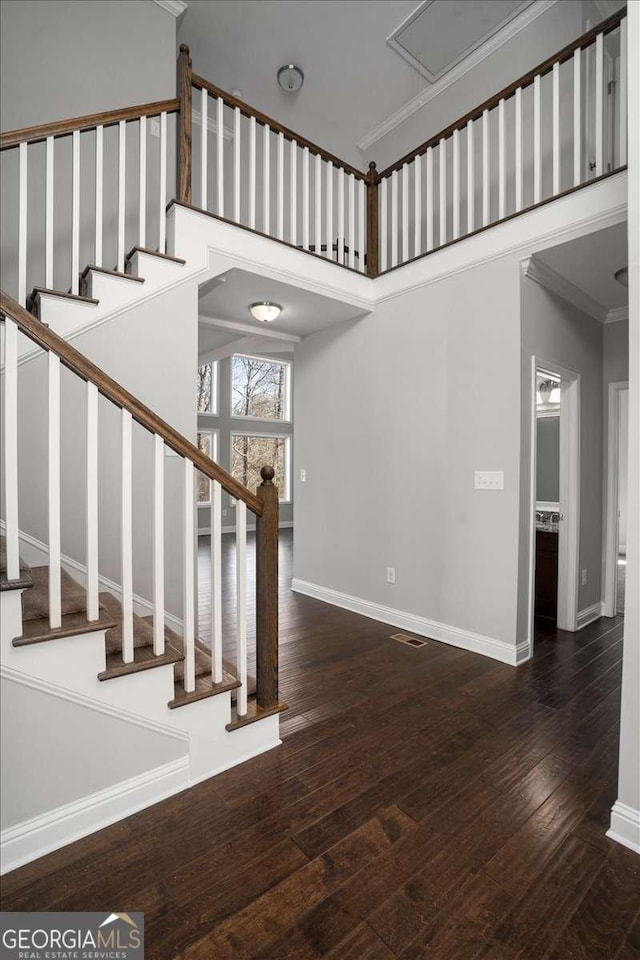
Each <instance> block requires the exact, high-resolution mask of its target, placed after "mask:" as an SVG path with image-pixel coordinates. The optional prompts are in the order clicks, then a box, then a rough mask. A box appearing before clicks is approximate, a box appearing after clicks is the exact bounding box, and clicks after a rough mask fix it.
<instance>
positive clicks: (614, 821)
mask: <svg viewBox="0 0 640 960" xmlns="http://www.w3.org/2000/svg"><path fill="white" fill-rule="evenodd" d="M607 836H608V837H610V838H611V839H612V840H615V841H616V843H621V844H622V845H623V846H625V847H629V850H633V851H634V853H640V810H635V809H634V808H633V807H630V806H628V805H627V804H626V803H621V802H620V800H616V802H615V803H614V805H613V807H612V808H611V826H610V827H609V829H608V830H607Z"/></svg>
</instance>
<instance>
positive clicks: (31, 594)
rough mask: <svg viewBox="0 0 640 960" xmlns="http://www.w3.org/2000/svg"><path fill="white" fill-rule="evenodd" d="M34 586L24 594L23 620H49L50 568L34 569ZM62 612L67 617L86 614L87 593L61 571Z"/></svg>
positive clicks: (64, 571)
mask: <svg viewBox="0 0 640 960" xmlns="http://www.w3.org/2000/svg"><path fill="white" fill-rule="evenodd" d="M31 578H32V581H33V585H32V586H31V588H30V589H29V590H27V591H25V593H23V594H22V619H23V621H29V620H47V618H48V617H49V567H48V566H41V567H32V568H31ZM60 588H61V589H60V594H61V610H62V615H63V616H65V615H67V614H70V613H82V614H84V613H86V610H87V593H86V590H85V589H84V587H82V586H80V584H79V583H78V581H77V580H74V579H73V577H72V576H70V575H69V574H68V573H67V571H66V570H65V569H64V568H62V569H61V570H60Z"/></svg>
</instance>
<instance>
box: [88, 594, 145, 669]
mask: <svg viewBox="0 0 640 960" xmlns="http://www.w3.org/2000/svg"><path fill="white" fill-rule="evenodd" d="M99 599H100V605H101V606H102V607H104V609H105V610H106V611H107V613H108V614H109V615H110V616H111V618H112V619H113V620H115V622H116V626H115V627H114V628H113V629H112V630H109V632H108V633H107V637H106V651H107V656H109V654H112V653H117V654H119V653H120V652H121V651H122V605H121V603H120V601H119V600H117V599H116V597H114V596H113V594H111V593H101V594H99ZM149 645H153V630H152V629H151V627H150V626H149V624H148V623H146V622H145V620H144V619H143V618H142V617H139V616H138V615H137V614H136V613H134V614H133V646H134V648H136V647H148V646H149Z"/></svg>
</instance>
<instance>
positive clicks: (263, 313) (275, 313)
mask: <svg viewBox="0 0 640 960" xmlns="http://www.w3.org/2000/svg"><path fill="white" fill-rule="evenodd" d="M249 312H250V313H251V316H252V317H253V318H254V320H260V322H261V323H271V321H272V320H275V319H276V317H279V316H280V314H281V313H282V307H281V306H279V305H278V304H277V303H269V301H268V300H260V301H259V302H258V303H252V304H251V306H250V307H249Z"/></svg>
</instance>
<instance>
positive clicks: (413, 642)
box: [391, 633, 429, 647]
mask: <svg viewBox="0 0 640 960" xmlns="http://www.w3.org/2000/svg"><path fill="white" fill-rule="evenodd" d="M391 640H399V641H400V643H406V644H407V646H409V647H426V645H427V643H428V642H429V641H428V640H421V639H419V638H418V637H410V636H409V634H408V633H393V634H391Z"/></svg>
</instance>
